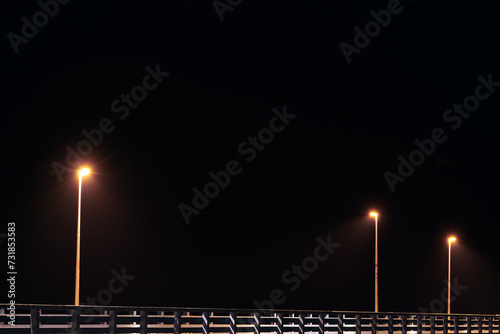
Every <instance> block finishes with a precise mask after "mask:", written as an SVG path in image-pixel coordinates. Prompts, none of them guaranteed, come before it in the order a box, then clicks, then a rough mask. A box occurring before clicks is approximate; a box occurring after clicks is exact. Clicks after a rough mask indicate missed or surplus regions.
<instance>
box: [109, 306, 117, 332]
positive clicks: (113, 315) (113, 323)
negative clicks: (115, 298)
mask: <svg viewBox="0 0 500 334" xmlns="http://www.w3.org/2000/svg"><path fill="white" fill-rule="evenodd" d="M115 332H116V311H114V310H112V311H109V316H108V333H109V334H115Z"/></svg>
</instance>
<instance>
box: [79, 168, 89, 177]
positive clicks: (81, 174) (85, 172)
mask: <svg viewBox="0 0 500 334" xmlns="http://www.w3.org/2000/svg"><path fill="white" fill-rule="evenodd" d="M78 174H79V175H80V176H83V175H88V174H90V170H89V169H88V168H83V169H80V171H79V172H78Z"/></svg>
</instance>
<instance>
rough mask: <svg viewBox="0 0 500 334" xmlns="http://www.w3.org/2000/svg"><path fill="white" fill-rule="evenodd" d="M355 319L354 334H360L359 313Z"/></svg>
mask: <svg viewBox="0 0 500 334" xmlns="http://www.w3.org/2000/svg"><path fill="white" fill-rule="evenodd" d="M355 319H356V320H355V324H356V325H355V326H356V334H361V315H360V314H356V316H355Z"/></svg>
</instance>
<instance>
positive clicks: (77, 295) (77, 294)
mask: <svg viewBox="0 0 500 334" xmlns="http://www.w3.org/2000/svg"><path fill="white" fill-rule="evenodd" d="M88 174H90V170H89V169H88V168H83V169H80V170H79V171H78V227H77V230H76V275H75V306H78V305H80V216H81V211H82V177H83V176H84V175H88Z"/></svg>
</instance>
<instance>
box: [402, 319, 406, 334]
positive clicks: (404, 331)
mask: <svg viewBox="0 0 500 334" xmlns="http://www.w3.org/2000/svg"><path fill="white" fill-rule="evenodd" d="M406 326H407V324H406V315H402V316H401V334H406V332H407V328H406Z"/></svg>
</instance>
